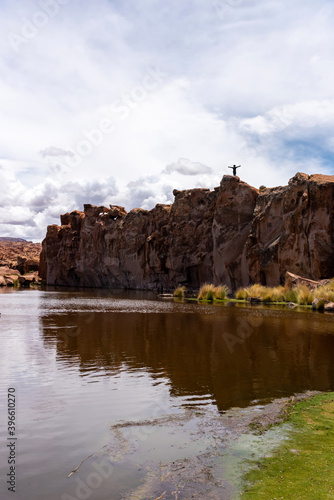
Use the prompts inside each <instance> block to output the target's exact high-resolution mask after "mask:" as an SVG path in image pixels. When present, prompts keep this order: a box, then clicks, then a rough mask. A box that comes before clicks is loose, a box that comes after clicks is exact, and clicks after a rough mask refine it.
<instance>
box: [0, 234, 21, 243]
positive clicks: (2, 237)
mask: <svg viewBox="0 0 334 500" xmlns="http://www.w3.org/2000/svg"><path fill="white" fill-rule="evenodd" d="M0 241H16V242H18V243H26V242H27V240H24V239H23V238H11V237H10V236H0Z"/></svg>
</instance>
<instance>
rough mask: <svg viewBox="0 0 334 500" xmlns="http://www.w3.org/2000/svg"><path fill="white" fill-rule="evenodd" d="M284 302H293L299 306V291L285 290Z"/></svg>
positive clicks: (294, 289)
mask: <svg viewBox="0 0 334 500" xmlns="http://www.w3.org/2000/svg"><path fill="white" fill-rule="evenodd" d="M284 300H285V301H286V302H293V303H295V304H297V301H298V291H297V289H296V288H285V292H284Z"/></svg>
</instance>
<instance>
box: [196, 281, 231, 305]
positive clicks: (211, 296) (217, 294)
mask: <svg viewBox="0 0 334 500" xmlns="http://www.w3.org/2000/svg"><path fill="white" fill-rule="evenodd" d="M228 293H229V289H228V288H227V286H226V285H220V286H215V285H213V284H212V283H205V284H204V285H202V286H201V288H200V290H199V292H198V296H197V299H198V300H208V301H209V302H213V301H214V300H215V299H219V300H224V299H225V298H226V296H227V294H228Z"/></svg>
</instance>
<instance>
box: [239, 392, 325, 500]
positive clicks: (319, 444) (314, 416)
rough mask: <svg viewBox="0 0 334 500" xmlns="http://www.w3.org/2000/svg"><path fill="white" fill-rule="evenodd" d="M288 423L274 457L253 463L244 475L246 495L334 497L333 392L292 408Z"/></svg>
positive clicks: (255, 496)
mask: <svg viewBox="0 0 334 500" xmlns="http://www.w3.org/2000/svg"><path fill="white" fill-rule="evenodd" d="M285 421H286V423H289V425H290V426H291V430H290V431H289V435H288V439H286V440H284V441H283V443H282V444H281V445H280V447H279V448H278V449H276V450H274V452H273V453H272V455H271V456H269V457H266V458H263V459H262V460H260V461H258V460H256V463H253V464H252V467H254V468H252V469H251V470H250V471H249V472H248V473H247V474H246V476H245V479H246V482H247V483H248V484H247V487H246V491H245V496H246V497H247V498H256V499H258V498H264V499H268V498H277V499H278V498H303V499H306V500H307V499H317V500H321V499H327V498H333V497H334V476H333V474H332V471H333V469H334V454H333V445H334V393H327V394H318V395H316V396H314V397H313V398H311V399H307V400H304V401H302V402H299V403H297V404H294V405H291V406H290V407H289V408H288V410H287V414H286V418H285ZM278 425H280V424H278Z"/></svg>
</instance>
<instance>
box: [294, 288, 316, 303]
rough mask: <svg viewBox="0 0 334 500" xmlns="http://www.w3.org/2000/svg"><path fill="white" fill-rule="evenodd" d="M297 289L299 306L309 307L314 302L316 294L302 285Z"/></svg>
mask: <svg viewBox="0 0 334 500" xmlns="http://www.w3.org/2000/svg"><path fill="white" fill-rule="evenodd" d="M296 289H297V304H299V305H301V306H308V305H310V304H312V302H313V300H314V293H313V292H312V291H311V290H310V289H309V288H308V287H307V286H306V285H300V286H298V287H296Z"/></svg>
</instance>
